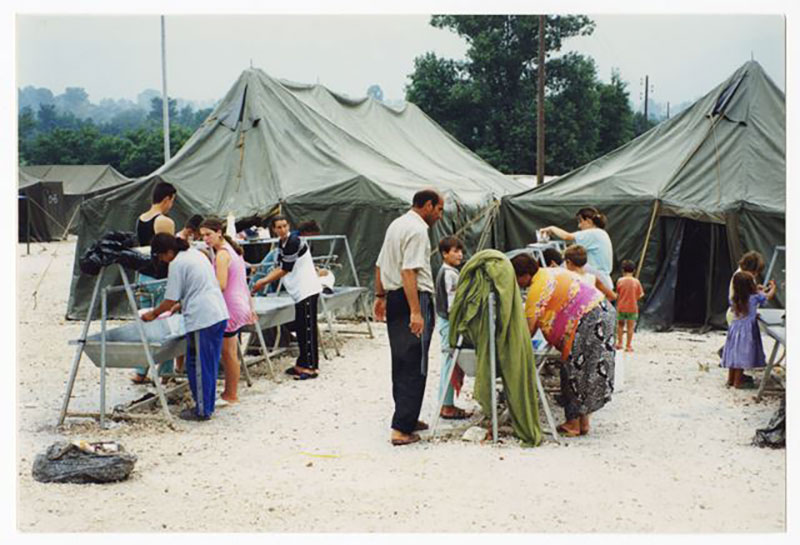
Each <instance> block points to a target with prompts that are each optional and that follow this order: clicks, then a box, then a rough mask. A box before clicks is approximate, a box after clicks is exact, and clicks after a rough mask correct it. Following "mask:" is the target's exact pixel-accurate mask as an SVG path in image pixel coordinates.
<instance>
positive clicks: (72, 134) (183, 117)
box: [18, 87, 212, 178]
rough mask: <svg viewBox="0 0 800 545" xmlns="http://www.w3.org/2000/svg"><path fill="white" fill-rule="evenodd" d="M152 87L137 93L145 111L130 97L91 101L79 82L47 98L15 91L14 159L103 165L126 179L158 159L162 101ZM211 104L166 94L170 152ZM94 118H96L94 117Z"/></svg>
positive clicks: (40, 93) (38, 93) (146, 169)
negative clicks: (180, 101)
mask: <svg viewBox="0 0 800 545" xmlns="http://www.w3.org/2000/svg"><path fill="white" fill-rule="evenodd" d="M153 94H157V92H155V91H146V92H144V93H142V94H140V99H142V98H143V99H146V100H148V101H149V106H150V107H149V110H145V109H143V108H141V107H138V106H137V105H136V104H134V103H130V101H127V103H126V102H125V101H120V102H119V103H117V104H114V102H115V101H110V103H111V105H112V106H116V108H115V107H110V105H109V102H108V101H104V102H105V104H103V102H101V104H100V105H99V106H100V107H98V105H93V104H91V103H89V101H88V95H87V94H86V92H85V91H84V90H83V89H82V88H80V87H68V88H67V89H66V91H65V93H64V94H62V95H58V96H56V97H53V95H52V93H51V92H50V91H49V90H48V89H44V88H40V89H34V88H26V89H22V90H20V97H19V103H20V111H19V117H18V137H19V140H18V141H19V160H20V163H21V164H31V165H58V164H60V165H89V164H109V165H112V166H113V167H114V168H116V169H117V170H119V171H120V172H122V173H123V174H125V175H126V176H130V177H132V178H136V177H139V176H144V175H146V174H149V173H150V172H152V171H154V170H156V169H157V168H158V167H160V166H161V165H162V164H163V163H164V144H163V142H164V136H163V135H164V132H163V128H162V120H163V112H162V100H161V97H160V96H152V95H153ZM211 111H212V109H211V108H204V109H197V110H195V109H194V108H193V107H192V106H191V105H190V104H185V105H183V106H182V107H181V108H178V101H177V100H176V99H172V98H170V99H169V119H170V130H169V133H170V154H171V155H174V154H175V153H177V151H178V150H179V149H180V147H181V146H183V144H184V143H185V142H186V140H188V139H189V137H190V136H191V135H192V133H193V132H194V131H195V130H196V129H197V128H198V127H199V126H200V125H201V124H202V123H203V121H205V119H206V118H207V117H208V116H209V115H210V114H211ZM95 117H97V118H99V119H101V121H98V120H97V119H95Z"/></svg>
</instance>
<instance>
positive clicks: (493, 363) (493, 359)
mask: <svg viewBox="0 0 800 545" xmlns="http://www.w3.org/2000/svg"><path fill="white" fill-rule="evenodd" d="M494 314H495V308H494V292H493V291H490V292H489V370H490V372H491V374H490V377H489V378H490V379H491V386H492V390H491V392H492V442H494V443H497V378H496V377H497V351H496V349H495V348H496V347H495V338H494V335H495V328H496V324H495V323H494Z"/></svg>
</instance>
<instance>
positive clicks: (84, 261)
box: [78, 231, 150, 276]
mask: <svg viewBox="0 0 800 545" xmlns="http://www.w3.org/2000/svg"><path fill="white" fill-rule="evenodd" d="M135 245H136V235H135V234H134V233H129V232H127V231H107V232H106V233H104V234H103V236H102V237H101V238H100V240H98V241H96V242H95V243H94V244H92V245H91V246H90V247H89V249H88V250H86V252H84V254H83V255H82V256H81V258H80V259H79V260H78V267H79V268H80V270H81V272H82V273H84V274H88V275H91V276H96V275H97V274H99V273H100V269H102V268H103V267H108V266H109V265H113V264H114V263H121V264H122V265H123V266H124V267H129V268H131V269H135V270H141V269H142V268H144V267H145V266H146V265H147V263H148V262H149V261H150V259H149V258H148V257H147V256H141V259H139V257H138V256H134V255H132V254H134V253H137V252H135V251H134V250H129V248H131V247H132V246H135ZM123 254H124V255H123ZM129 264H130V265H129Z"/></svg>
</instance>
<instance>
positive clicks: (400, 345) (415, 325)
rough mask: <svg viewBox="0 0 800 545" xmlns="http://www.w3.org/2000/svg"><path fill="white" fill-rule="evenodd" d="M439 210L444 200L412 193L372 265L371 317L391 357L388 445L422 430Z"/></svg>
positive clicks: (429, 193)
mask: <svg viewBox="0 0 800 545" xmlns="http://www.w3.org/2000/svg"><path fill="white" fill-rule="evenodd" d="M443 209H444V196H442V195H440V194H439V193H438V192H436V191H435V190H433V189H423V190H422V191H418V192H417V193H416V194H415V195H414V198H413V202H412V207H411V210H409V211H408V212H406V213H405V214H403V215H402V216H400V217H399V218H397V219H395V220H394V221H393V222H392V223H391V224H390V225H389V228H388V229H387V230H386V236H385V238H384V241H383V247H381V252H380V254H379V255H378V261H377V263H376V264H375V307H374V312H375V319H376V320H384V319H385V320H386V328H387V332H388V334H389V346H390V349H391V354H392V397H393V398H394V405H395V409H394V415H393V416H392V432H391V442H392V444H393V445H408V444H411V443H415V442H417V441H419V435H417V434H416V433H414V432H415V431H419V430H423V429H426V428H427V427H428V426H427V424H425V423H424V422H420V421H419V413H420V409H421V408H422V398H423V395H424V393H425V380H426V377H427V373H428V349H429V348H430V341H431V335H432V333H433V326H434V320H435V318H434V315H435V313H434V306H433V292H434V286H433V274H432V273H431V258H430V256H431V243H430V237H429V235H428V228H429V227H430V226H431V225H433V224H434V223H436V222H437V221H438V220H439V219H440V218H441V217H442V210H443Z"/></svg>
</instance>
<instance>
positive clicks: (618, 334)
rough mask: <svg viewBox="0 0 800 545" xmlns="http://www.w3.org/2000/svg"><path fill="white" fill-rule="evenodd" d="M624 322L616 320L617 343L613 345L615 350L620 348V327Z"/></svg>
mask: <svg viewBox="0 0 800 545" xmlns="http://www.w3.org/2000/svg"><path fill="white" fill-rule="evenodd" d="M624 325H625V323H624V322H623V321H621V320H619V321H617V344H616V346H614V348H616V349H617V350H620V349H622V328H623V327H624Z"/></svg>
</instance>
